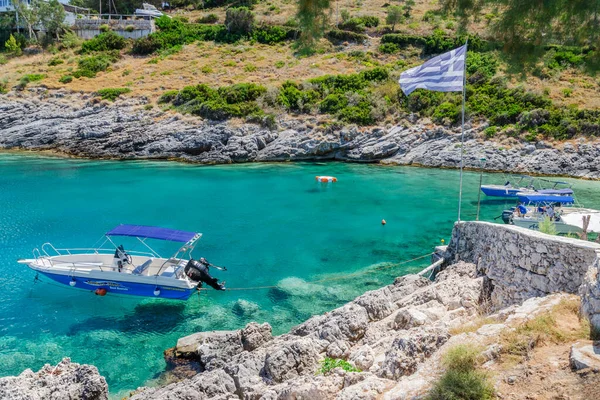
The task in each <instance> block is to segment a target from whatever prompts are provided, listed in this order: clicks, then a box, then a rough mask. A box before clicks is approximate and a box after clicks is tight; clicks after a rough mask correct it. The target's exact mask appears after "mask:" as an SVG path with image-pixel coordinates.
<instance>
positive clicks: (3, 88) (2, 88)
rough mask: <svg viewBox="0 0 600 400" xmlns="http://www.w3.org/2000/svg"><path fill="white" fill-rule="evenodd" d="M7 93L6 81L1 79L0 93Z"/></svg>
mask: <svg viewBox="0 0 600 400" xmlns="http://www.w3.org/2000/svg"><path fill="white" fill-rule="evenodd" d="M5 93H8V82H7V81H6V80H3V81H1V82H0V94H5Z"/></svg>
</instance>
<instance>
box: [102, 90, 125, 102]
mask: <svg viewBox="0 0 600 400" xmlns="http://www.w3.org/2000/svg"><path fill="white" fill-rule="evenodd" d="M129 92H131V89H129V88H106V89H99V90H98V91H97V92H96V94H98V96H100V97H102V98H103V99H104V100H110V101H115V100H116V99H117V97H119V96H121V95H122V94H125V93H129Z"/></svg>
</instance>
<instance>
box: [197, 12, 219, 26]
mask: <svg viewBox="0 0 600 400" xmlns="http://www.w3.org/2000/svg"><path fill="white" fill-rule="evenodd" d="M196 22H197V23H199V24H216V23H217V22H219V16H218V15H217V14H207V15H203V16H201V17H200V18H198V19H197V20H196Z"/></svg>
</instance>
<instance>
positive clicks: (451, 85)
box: [398, 44, 467, 96]
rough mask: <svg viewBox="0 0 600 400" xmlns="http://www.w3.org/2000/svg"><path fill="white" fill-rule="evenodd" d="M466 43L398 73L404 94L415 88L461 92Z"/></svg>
mask: <svg viewBox="0 0 600 400" xmlns="http://www.w3.org/2000/svg"><path fill="white" fill-rule="evenodd" d="M466 55H467V45H466V44H465V45H464V46H462V47H459V48H458V49H454V50H452V51H449V52H447V53H444V54H442V55H439V56H437V57H434V58H432V59H431V60H428V61H426V62H425V63H424V64H421V65H419V66H418V67H414V68H411V69H409V70H408V71H404V72H403V73H402V74H401V75H400V80H399V81H398V82H400V88H401V89H402V91H403V92H404V94H405V95H407V96H408V95H409V94H411V93H412V92H413V91H414V90H415V89H427V90H433V91H436V92H462V90H463V84H464V79H465V57H466Z"/></svg>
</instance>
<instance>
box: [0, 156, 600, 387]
mask: <svg viewBox="0 0 600 400" xmlns="http://www.w3.org/2000/svg"><path fill="white" fill-rule="evenodd" d="M315 175H334V176H337V177H338V179H339V181H338V182H337V183H333V184H321V183H317V182H315V180H314V177H315ZM484 181H487V182H494V183H500V182H501V181H502V177H501V176H497V175H488V174H486V175H484ZM572 182H574V188H575V189H576V193H577V197H578V199H579V200H580V201H581V202H582V203H583V204H584V205H586V206H589V207H594V208H600V199H599V198H598V197H597V196H595V193H598V190H599V189H600V183H598V182H587V181H575V180H573V181H572ZM478 183H479V174H478V173H466V174H465V183H464V199H465V201H464V203H463V210H464V213H463V219H474V215H475V211H476V204H477V188H478ZM457 186H458V172H457V171H453V170H436V169H421V168H411V167H382V166H372V165H357V164H341V163H328V164H321V163H319V164H313V163H302V164H261V165H256V164H252V165H242V166H210V167H207V166H194V165H185V164H179V163H170V162H112V161H84V160H65V159H57V158H44V157H33V156H24V155H15V154H0V204H1V205H2V213H0V265H1V267H2V271H1V273H0V288H1V290H0V376H5V375H13V374H18V373H20V372H21V371H22V370H23V369H25V368H32V369H34V370H36V369H38V368H40V367H41V366H42V365H43V364H44V363H57V362H58V361H59V360H60V359H61V358H62V357H63V356H69V357H71V358H72V359H73V360H74V361H76V362H80V363H91V364H94V365H96V366H97V367H98V369H99V370H100V373H101V374H102V375H104V376H105V377H106V378H107V380H108V382H109V385H110V390H111V392H112V393H113V394H115V395H116V394H123V393H125V391H126V390H131V389H135V388H136V387H138V386H140V385H143V384H148V383H150V384H152V380H153V379H155V378H156V377H157V375H158V374H159V373H160V372H161V371H162V370H163V369H164V366H165V364H164V361H163V357H162V352H163V350H164V349H166V348H168V347H172V346H173V345H174V344H175V342H176V340H177V338H178V337H181V336H184V335H187V334H190V333H193V332H196V331H199V330H214V329H238V328H240V327H243V326H244V325H245V324H246V323H247V322H249V321H251V320H254V321H258V322H263V321H267V322H269V323H270V324H271V325H272V326H273V328H274V331H275V333H283V332H285V331H287V330H288V329H289V328H290V327H291V326H293V325H295V324H297V323H299V322H301V321H303V320H305V319H306V318H308V317H309V316H310V315H313V314H316V313H321V312H324V311H327V310H331V309H333V308H335V307H337V306H339V305H341V304H343V303H344V302H346V301H348V300H350V299H352V298H354V297H355V296H356V295H359V294H361V293H363V292H364V291H366V290H371V289H374V288H377V287H380V286H383V285H385V284H388V283H390V282H392V281H393V278H394V277H395V276H398V275H402V274H405V273H407V272H411V271H416V270H418V269H420V268H422V267H424V266H426V265H427V264H428V262H429V259H427V258H425V259H422V260H419V261H416V262H413V263H409V264H406V265H402V266H394V263H398V262H400V261H402V260H407V259H411V258H414V257H416V256H420V255H423V254H426V253H429V252H431V251H432V249H433V247H434V246H435V245H438V244H439V243H440V240H441V239H446V241H447V240H448V238H449V235H450V231H451V228H452V224H453V222H454V221H455V219H456V207H457V204H456V198H457V192H458V190H457ZM511 203H512V202H505V201H503V200H485V199H484V201H483V203H482V204H483V205H482V212H481V214H482V219H484V220H491V219H492V218H493V217H496V216H497V215H499V214H500V212H501V211H502V209H503V208H505V206H506V205H509V204H511ZM382 218H385V219H386V220H387V225H386V226H382V225H381V224H380V221H381V219H382ZM119 223H133V224H148V225H159V226H165V227H170V228H176V229H184V230H197V231H200V232H203V233H204V237H203V238H202V240H201V241H200V243H199V246H198V247H197V250H196V252H195V255H196V256H204V257H206V258H208V259H209V260H210V261H212V262H213V263H215V264H218V265H225V266H227V267H228V271H227V272H219V271H214V275H215V276H217V277H218V278H220V279H224V280H226V281H227V285H228V286H229V287H232V288H236V287H254V286H263V285H276V286H278V288H277V289H263V290H252V291H231V292H226V293H222V292H215V291H206V292H203V293H202V294H201V295H199V296H194V297H192V298H191V299H190V300H189V301H187V302H176V301H164V300H153V299H137V298H134V299H131V298H127V297H114V296H106V297H103V298H102V297H97V296H94V295H93V294H91V293H88V292H84V291H78V290H74V289H70V288H67V287H58V286H56V285H52V284H49V283H43V282H38V283H35V284H34V275H35V274H34V273H33V272H32V271H30V270H29V269H27V268H26V267H25V266H22V265H20V264H17V263H16V260H17V259H18V258H24V257H30V256H31V250H32V249H33V248H34V247H39V246H40V245H41V244H43V243H44V242H47V241H49V242H52V243H53V244H54V245H55V246H56V247H89V246H91V245H93V244H94V243H96V241H97V240H98V239H99V238H101V236H102V233H103V232H106V231H107V230H109V229H110V228H112V227H113V226H115V225H117V224H119ZM128 243H132V242H125V244H128ZM174 246H175V245H167V246H165V245H164V244H160V243H159V244H157V245H156V249H157V250H160V252H161V253H164V255H166V254H168V253H169V252H171V251H174V250H175V247H174ZM139 250H142V249H141V248H139ZM357 271H362V272H365V274H364V275H360V276H359V277H357V276H351V277H347V278H344V275H347V274H350V273H354V272H357ZM340 277H341V278H342V279H334V280H330V281H327V282H323V283H318V284H311V283H308V282H307V281H312V280H317V279H321V278H340ZM149 381H150V382H149Z"/></svg>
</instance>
